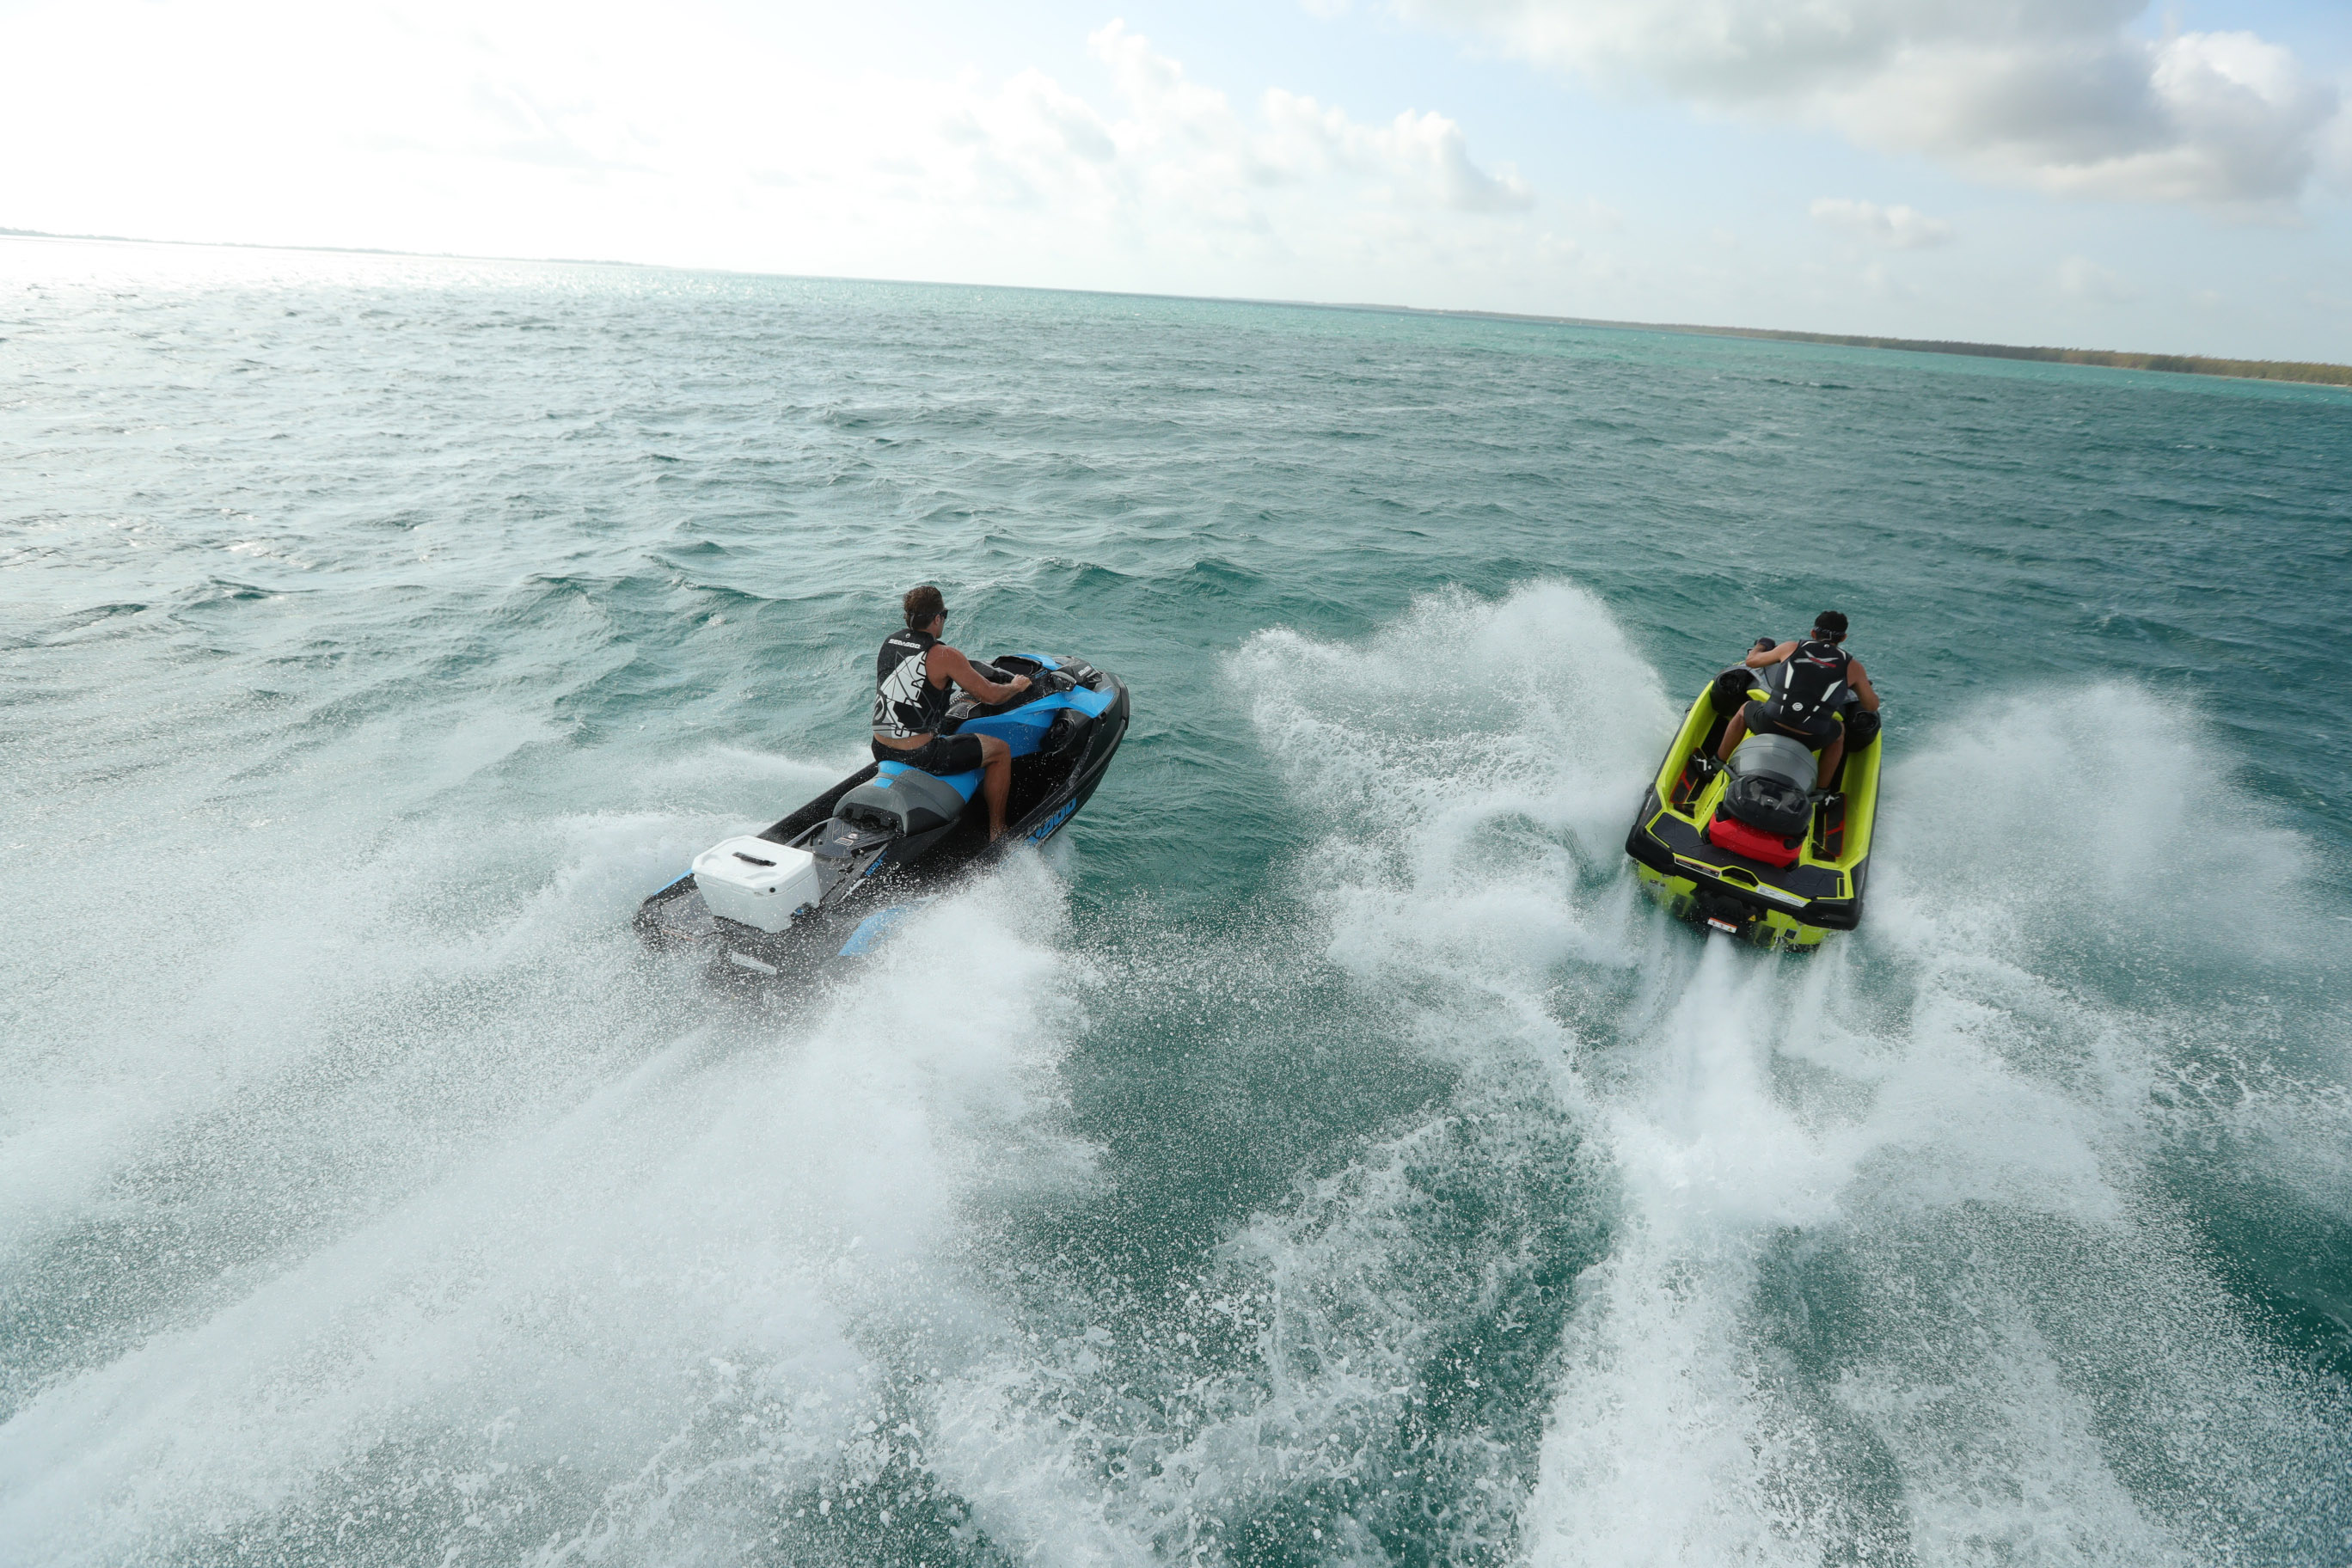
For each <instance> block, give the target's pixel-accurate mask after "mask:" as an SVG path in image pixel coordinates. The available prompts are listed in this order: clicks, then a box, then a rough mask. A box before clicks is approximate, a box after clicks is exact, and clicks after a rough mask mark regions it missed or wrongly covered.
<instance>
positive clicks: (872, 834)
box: [633, 654, 1129, 985]
mask: <svg viewBox="0 0 2352 1568" xmlns="http://www.w3.org/2000/svg"><path fill="white" fill-rule="evenodd" d="M993 665H994V668H997V669H999V670H1000V671H1002V672H1003V673H1008V674H1021V675H1028V676H1031V677H1032V679H1034V680H1037V681H1039V682H1040V683H1041V685H1040V687H1039V688H1037V689H1033V690H1032V691H1030V692H1027V693H1024V695H1023V696H1022V697H1021V698H1018V699H1015V700H1013V702H1010V703H1006V704H1004V705H1003V706H1001V707H975V706H973V705H972V704H971V703H970V702H968V701H966V702H960V703H958V704H957V706H956V708H955V709H954V710H951V711H950V718H949V720H948V721H947V722H946V723H944V724H943V725H942V726H941V731H942V732H943V733H957V732H965V733H990V734H996V735H999V736H1000V737H1002V738H1003V739H1004V740H1006V741H1007V742H1008V743H1009V744H1010V745H1011V747H1012V749H1013V788H1012V796H1011V799H1010V800H1009V801H1008V803H1007V805H1006V811H1005V825H1006V826H1005V833H1004V836H1003V837H1001V838H999V839H997V840H996V842H995V843H993V844H991V843H990V842H989V841H988V808H987V805H986V804H985V802H984V801H983V800H982V795H981V790H980V783H981V775H980V773H978V772H977V771H975V772H973V773H967V774H960V775H957V776H956V777H955V778H952V779H933V778H930V777H929V775H925V776H924V777H922V778H919V779H917V780H915V781H914V785H919V786H920V787H919V789H916V788H914V787H913V786H909V785H904V784H902V785H900V786H899V793H900V794H901V795H907V794H919V795H921V796H923V797H925V798H926V800H928V801H944V802H945V803H946V805H949V806H955V805H957V798H956V797H958V796H961V810H959V811H958V812H956V814H955V815H954V816H952V817H950V818H942V817H940V816H936V815H933V816H925V815H920V814H919V812H916V811H912V810H910V811H908V814H907V815H906V816H903V817H902V818H900V819H898V822H897V823H895V824H893V825H890V826H877V824H880V823H882V822H883V821H884V820H885V819H883V818H881V817H879V816H877V814H874V813H872V812H870V811H864V812H861V811H859V810H858V809H857V806H858V803H859V801H860V800H870V799H877V798H881V797H880V796H878V795H877V790H876V788H875V786H880V787H881V788H882V789H885V790H887V788H889V786H890V785H891V784H895V783H897V782H898V779H899V778H900V777H902V776H903V775H904V774H906V773H909V772H911V771H912V770H909V769H908V768H906V767H905V765H904V764H902V763H867V764H866V766H864V767H862V768H860V769H858V770H857V771H856V773H851V774H850V775H849V776H848V777H847V778H845V779H843V780H842V781H841V782H840V783H838V784H835V785H833V786H832V787H831V788H830V789H827V790H826V791H824V793H823V794H822V795H817V796H816V797H815V798H814V799H813V800H810V801H808V802H806V803H805V804H803V805H801V806H800V807H798V808H797V809H795V810H793V811H792V812H791V813H789V814H787V815H786V816H784V817H783V818H782V820H781V821H779V822H777V823H775V824H774V825H773V826H770V827H767V828H764V829H762V830H761V832H760V833H759V835H758V837H759V838H761V839H763V840H765V841H767V842H768V843H771V844H774V845H778V846H782V847H793V848H800V849H806V850H811V851H814V852H815V853H817V854H819V855H821V856H824V855H830V857H831V863H830V864H829V865H828V866H827V871H826V875H827V879H828V880H829V883H830V885H829V886H827V887H826V889H825V891H824V896H823V898H822V899H821V900H818V901H817V902H816V903H815V904H814V906H812V907H808V908H804V909H803V910H800V911H799V912H798V913H796V914H794V915H793V917H792V918H791V920H790V922H789V924H786V925H784V926H783V927H782V929H781V930H777V931H763V930H760V929H758V928H755V927H753V926H750V925H746V924H743V923H741V922H740V921H734V920H729V919H724V918H721V917H719V916H718V915H716V914H714V913H712V911H711V909H710V906H709V902H708V900H705V898H704V897H703V894H702V891H701V889H700V888H699V887H698V885H697V882H696V878H695V874H694V873H693V872H691V871H689V872H688V873H687V874H686V875H684V876H682V877H679V878H678V879H677V880H675V881H673V882H670V883H668V884H667V886H665V887H663V888H662V889H660V890H659V891H657V892H656V893H654V894H653V895H652V896H651V897H649V898H647V899H646V900H645V902H644V903H643V904H641V905H640V906H638V909H637V913H636V918H635V921H634V922H633V923H634V925H635V930H636V932H637V934H638V936H639V937H640V938H641V939H643V940H644V941H645V942H646V945H648V946H650V947H652V948H655V949H656V950H657V951H663V952H677V951H688V952H707V953H709V963H710V973H711V976H712V977H713V978H714V979H717V980H720V981H725V982H729V983H731V984H750V985H764V984H773V983H775V982H777V981H780V980H804V979H807V978H810V977H812V976H814V974H815V973H818V972H819V971H821V970H823V969H824V968H827V967H829V966H832V965H835V964H837V963H845V962H849V963H854V962H856V961H857V960H860V959H863V958H866V957H869V956H871V955H872V953H873V952H875V951H876V950H877V948H878V947H879V946H880V945H881V943H882V942H883V941H884V940H885V939H886V938H887V933H888V931H889V930H890V928H891V927H892V926H894V925H895V924H896V923H897V922H898V921H899V920H901V919H904V918H905V917H906V916H907V915H908V914H910V913H912V912H913V910H915V909H916V908H918V907H919V906H920V905H921V904H922V903H924V902H927V901H928V900H929V899H931V898H933V897H936V896H937V895H938V894H939V893H940V892H941V891H943V890H945V889H947V888H948V887H950V886H952V885H953V884H954V883H955V882H957V881H959V880H961V879H963V878H965V877H968V876H970V875H971V874H973V873H974V872H977V871H979V870H982V869H984V868H987V867H989V866H992V865H994V864H995V863H996V862H997V861H999V860H1001V859H1002V858H1003V857H1004V856H1005V855H1007V854H1009V853H1011V852H1012V851H1013V850H1014V849H1016V848H1019V847H1023V846H1024V845H1027V846H1034V845H1040V844H1043V843H1045V841H1046V840H1047V839H1049V838H1051V837H1053V836H1054V835H1055V834H1056V833H1059V832H1061V831H1062V829H1064V828H1065V827H1066V826H1069V824H1070V820H1071V818H1072V817H1074V816H1076V815H1077V813H1078V811H1079V810H1080V808H1082V807H1083V806H1084V805H1086V803H1087V801H1088V800H1089V799H1091V798H1092V797H1093V795H1094V793H1095V791H1096V789H1097V788H1098V787H1099V786H1100V785H1101V784H1102V781H1103V777H1104V775H1105V774H1106V773H1108V771H1109V768H1110V763H1111V759H1112V758H1113V757H1114V756H1115V755H1117V754H1118V747H1119V743H1120V742H1122V741H1123V740H1125V739H1126V737H1127V726H1128V718H1129V702H1128V692H1127V687H1126V685H1125V684H1124V683H1123V682H1121V681H1120V680H1119V679H1118V677H1117V676H1114V675H1111V674H1109V673H1108V672H1107V671H1102V670H1097V669H1094V668H1091V667H1090V666H1087V665H1086V664H1084V663H1082V662H1077V661H1073V660H1062V659H1055V658H1048V657H1046V656H1043V655H1025V654H1014V655H1003V656H1000V657H999V658H997V659H995V660H994V661H993ZM1060 676H1067V677H1069V678H1070V679H1068V680H1067V681H1063V682H1059V684H1061V685H1062V687H1063V689H1059V690H1051V691H1049V690H1046V689H1044V685H1043V683H1045V682H1055V681H1057V679H1058V677H1060ZM943 789H944V790H949V791H952V792H953V793H952V794H942V790H943ZM853 792H855V793H853ZM845 797H848V803H847V804H846V805H845ZM837 811H850V812H852V813H853V814H854V815H856V816H857V818H858V820H856V821H854V822H853V821H848V820H845V818H844V817H842V816H836V812H837Z"/></svg>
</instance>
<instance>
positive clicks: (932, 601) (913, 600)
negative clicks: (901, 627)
mask: <svg viewBox="0 0 2352 1568" xmlns="http://www.w3.org/2000/svg"><path fill="white" fill-rule="evenodd" d="M900 607H901V608H903V609H904V610H905V611H906V612H907V624H908V626H929V625H930V624H931V623H932V622H933V621H934V620H936V619H938V618H939V617H940V616H944V615H946V614H947V613H948V602H947V601H946V600H945V599H942V598H940V591H939V589H938V588H936V587H934V586H933V585H932V584H929V583H926V584H923V585H922V586H921V587H919V588H909V589H908V590H907V597H906V599H905V601H904V603H903V604H902V605H901V606H900Z"/></svg>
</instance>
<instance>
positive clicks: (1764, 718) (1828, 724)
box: [1748, 701, 1839, 752]
mask: <svg viewBox="0 0 2352 1568" xmlns="http://www.w3.org/2000/svg"><path fill="white" fill-rule="evenodd" d="M1769 711H1770V710H1769V706H1768V705H1767V704H1765V703H1762V702H1754V701H1751V702H1749V703H1748V733H1749V734H1751V735H1792V736H1794V737H1796V738H1797V739H1798V740H1800V741H1802V742H1804V743H1805V749H1806V750H1807V751H1809V752H1818V751H1820V750H1821V749H1822V747H1823V746H1826V745H1828V744H1829V743H1830V742H1832V741H1834V740H1836V739H1837V738H1838V733H1839V730H1838V721H1836V720H1834V719H1831V718H1828V717H1823V718H1821V719H1817V720H1815V721H1813V722H1812V723H1811V724H1791V723H1790V722H1789V721H1787V720H1785V719H1774V718H1770V717H1768V714H1769Z"/></svg>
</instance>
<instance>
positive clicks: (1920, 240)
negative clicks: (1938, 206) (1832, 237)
mask: <svg viewBox="0 0 2352 1568" xmlns="http://www.w3.org/2000/svg"><path fill="white" fill-rule="evenodd" d="M1812 215H1813V221H1814V222H1815V223H1819V224H1826V225H1827V226H1830V227H1832V228H1837V229H1843V230H1844V231H1846V232H1847V233H1849V234H1856V235H1860V236H1861V237H1864V239H1870V240H1874V241H1876V242H1877V243H1878V244H1880V245H1888V246H1893V247H1895V249H1897V250H1924V249H1926V248H1927V247H1929V246H1933V245H1948V244H1950V243H1951V240H1952V226H1951V225H1950V224H1948V223H1946V222H1945V221H1944V220H1943V219H1942V218H1939V217H1929V216H1927V214H1926V213H1923V212H1921V211H1919V210H1918V209H1917V208H1916V207H1906V206H1902V205H1895V206H1891V207H1883V206H1880V205H1878V204H1877V203H1876V202H1857V201H1848V200H1845V199H1843V198H1841V197H1836V196H1823V197H1822V198H1821V199H1819V200H1818V201H1816V202H1814V203H1813V205H1812Z"/></svg>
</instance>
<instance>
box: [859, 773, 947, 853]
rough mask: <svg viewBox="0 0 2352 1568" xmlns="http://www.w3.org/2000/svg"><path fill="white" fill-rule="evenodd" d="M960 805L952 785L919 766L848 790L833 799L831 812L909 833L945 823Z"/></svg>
mask: <svg viewBox="0 0 2352 1568" xmlns="http://www.w3.org/2000/svg"><path fill="white" fill-rule="evenodd" d="M963 808H964V797H963V796H962V795H960V794H958V793H957V791H956V787H955V785H953V784H950V783H948V782H947V781H946V780H945V779H942V778H939V777H936V776H934V775H932V774H930V773H924V772H923V771H922V770H921V769H919V768H904V769H895V770H894V771H893V772H892V773H890V774H889V775H888V776H887V777H884V778H877V779H872V780H869V781H867V782H866V783H865V784H859V785H858V786H857V787H856V789H853V790H851V791H849V792H848V793H847V794H845V795H843V796H842V797H841V799H840V800H839V801H837V802H836V803H835V805H834V808H833V815H834V816H837V817H839V818H841V820H842V821H844V822H846V823H849V824H851V825H852V826H859V827H879V828H882V829H884V830H885V831H887V832H890V833H898V834H905V835H908V836H912V835H914V834H917V833H929V832H930V831H931V830H932V829H933V828H938V827H945V826H949V825H950V823H952V822H954V821H955V820H956V819H957V818H959V817H961V816H962V815H963Z"/></svg>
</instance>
